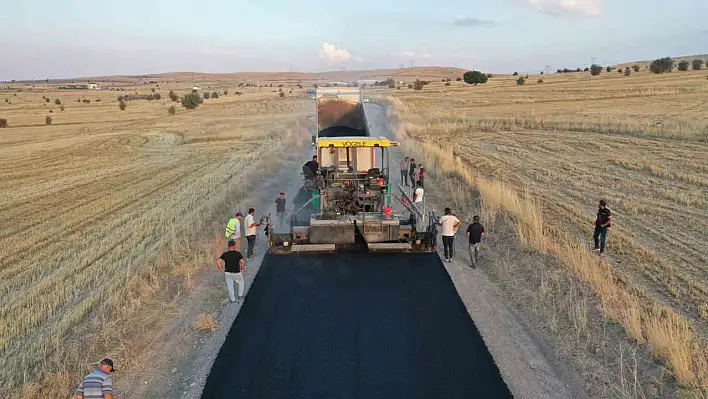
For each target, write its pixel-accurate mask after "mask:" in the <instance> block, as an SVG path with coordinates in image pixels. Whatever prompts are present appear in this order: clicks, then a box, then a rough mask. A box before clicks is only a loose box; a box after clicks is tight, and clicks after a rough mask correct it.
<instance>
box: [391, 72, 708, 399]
mask: <svg viewBox="0 0 708 399" xmlns="http://www.w3.org/2000/svg"><path fill="white" fill-rule="evenodd" d="M707 77H708V73H707V72H705V71H698V72H696V71H691V72H677V71H674V72H672V73H668V74H664V75H653V74H650V73H647V72H640V73H633V74H632V75H631V76H629V77H626V76H624V75H623V74H620V73H617V71H613V72H611V73H606V72H605V71H603V73H602V74H601V76H598V77H591V76H590V75H589V73H573V74H553V75H545V76H543V75H535V76H531V77H529V78H528V79H527V81H526V84H525V85H523V86H519V85H517V84H516V81H515V80H516V77H511V76H499V77H492V78H491V79H490V80H489V82H488V83H486V84H483V85H478V86H472V85H466V84H464V83H462V82H454V81H453V82H452V83H451V85H450V86H445V85H443V84H442V83H441V82H435V83H431V84H429V85H426V86H424V87H423V89H422V90H420V91H416V90H407V89H404V88H402V89H401V90H387V91H383V90H382V91H381V92H380V95H381V96H382V97H383V98H388V99H389V101H390V102H391V104H392V106H393V107H394V108H395V113H394V114H395V116H396V117H397V119H398V120H399V121H400V127H399V134H400V135H401V136H402V137H403V138H405V139H410V140H411V141H412V143H413V144H412V146H413V148H412V150H411V151H413V153H415V154H416V158H417V159H418V158H420V159H419V161H422V162H423V164H424V165H426V166H427V167H428V168H430V169H432V170H434V171H435V170H437V172H438V173H440V172H442V174H441V175H440V176H438V178H437V182H436V183H438V186H440V187H443V190H444V191H445V192H444V193H441V195H443V196H446V197H447V199H448V201H451V203H452V204H453V205H454V206H455V207H456V209H459V210H460V212H462V213H463V214H465V215H466V216H471V214H474V213H481V214H482V215H485V217H486V219H487V220H494V215H495V214H497V213H501V214H504V215H506V216H507V217H508V218H509V219H510V220H511V221H512V222H513V223H514V224H515V226H516V231H517V234H516V235H517V238H518V240H519V241H520V242H521V244H522V245H523V247H524V248H525V249H526V250H529V251H532V252H536V253H540V254H550V255H553V257H554V259H557V260H558V262H559V265H561V266H564V268H563V269H562V270H565V272H567V273H565V272H564V276H565V275H566V274H567V275H569V276H572V278H573V279H574V280H578V281H580V282H581V283H582V284H586V285H587V286H589V287H590V288H591V290H590V292H591V294H589V296H586V295H584V294H583V295H582V297H581V295H580V294H581V292H580V291H581V290H577V289H576V288H577V285H576V284H575V283H572V282H570V283H568V284H567V285H566V286H561V285H559V290H560V291H561V292H560V294H561V295H559V298H560V299H559V300H562V301H563V302H565V301H567V298H568V295H569V293H570V296H571V298H572V300H571V303H570V304H568V307H567V309H565V308H564V309H560V308H559V309H560V310H562V311H563V312H567V313H569V314H571V317H569V319H571V320H572V324H574V333H573V335H575V333H577V334H579V336H582V335H584V334H588V327H587V323H588V316H587V315H588V313H591V312H592V311H593V310H594V309H595V307H594V305H592V304H589V303H588V302H586V301H587V300H594V299H597V306H598V307H599V309H601V311H602V313H603V314H604V316H605V317H609V318H610V319H612V320H615V321H617V322H618V323H619V324H620V325H621V326H622V327H623V328H624V329H625V331H626V334H627V335H628V336H629V337H630V338H631V339H632V341H633V342H634V343H637V344H639V345H645V346H646V347H648V348H650V349H651V350H652V351H653V353H654V356H655V358H656V359H659V360H658V361H659V362H664V361H665V362H666V365H665V366H661V367H663V368H664V369H665V371H666V373H667V375H670V378H671V379H674V380H675V381H677V382H678V384H679V385H680V386H683V387H686V389H688V390H689V391H691V393H692V394H694V395H699V396H701V395H706V392H705V390H704V389H705V386H708V357H707V356H706V354H707V351H706V345H705V343H706V342H708V341H706V340H707V339H708V267H707V265H708V240H706V239H705V237H706V236H707V235H708V80H707ZM539 79H543V81H542V82H540V81H539ZM448 180H450V182H448ZM459 182H462V183H463V184H464V185H462V186H460V185H459V184H458V183H459ZM470 188H475V189H476V190H474V192H472V191H470ZM475 192H476V194H475ZM603 198H604V199H606V200H607V201H608V202H609V204H610V208H611V209H612V211H613V215H614V216H615V223H614V226H613V228H612V231H611V232H610V234H609V236H608V257H607V259H606V260H601V259H600V258H599V257H597V255H596V254H592V253H591V252H590V249H591V248H592V230H593V227H594V226H593V223H594V218H595V212H596V206H597V202H598V200H600V199H603ZM514 268H515V270H518V271H519V273H522V272H527V271H528V270H523V269H524V267H523V265H516V266H514ZM557 270H560V269H553V268H551V269H549V270H547V271H543V272H540V269H539V271H533V273H536V272H538V274H540V275H539V276H538V278H539V283H538V286H537V287H533V289H534V290H536V293H535V295H536V297H537V298H538V299H539V303H540V304H541V306H543V307H546V306H548V299H549V298H547V297H546V293H547V292H548V284H549V281H551V280H553V281H555V280H558V278H556V277H557V276H556V274H557ZM529 272H530V271H529ZM549 276H554V278H553V279H549ZM564 278H565V277H563V278H562V279H564ZM562 279H561V280H562ZM556 282H557V281H556ZM527 284H531V283H530V282H527ZM552 285H555V283H553V284H552ZM576 294H577V295H578V296H577V297H576V296H575V295H576ZM556 299H558V298H556ZM550 307H552V308H553V306H550ZM556 310H558V309H555V308H554V309H553V312H555V311H556ZM578 315H582V317H578ZM552 318H553V319H554V320H553V321H552V323H555V316H553V317H552ZM573 339H575V338H573ZM587 340H588V341H589V340H590V338H589V337H588V338H587ZM585 350H587V348H585ZM667 378H669V377H667ZM659 380H660V381H659V383H663V382H666V381H664V379H661V378H659ZM618 392H619V391H616V392H614V393H613V394H611V395H608V396H610V397H612V396H614V395H616V394H618ZM642 392H643V391H642V390H641V389H635V390H634V391H632V392H631V393H629V391H623V393H622V395H620V396H629V397H649V396H652V395H651V394H645V393H642Z"/></svg>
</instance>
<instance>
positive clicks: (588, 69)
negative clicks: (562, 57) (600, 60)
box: [577, 68, 590, 72]
mask: <svg viewBox="0 0 708 399" xmlns="http://www.w3.org/2000/svg"><path fill="white" fill-rule="evenodd" d="M577 72H580V68H578V71H577ZM583 72H590V68H585V69H583Z"/></svg>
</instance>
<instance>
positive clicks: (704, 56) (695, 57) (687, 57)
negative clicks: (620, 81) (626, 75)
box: [615, 54, 708, 69]
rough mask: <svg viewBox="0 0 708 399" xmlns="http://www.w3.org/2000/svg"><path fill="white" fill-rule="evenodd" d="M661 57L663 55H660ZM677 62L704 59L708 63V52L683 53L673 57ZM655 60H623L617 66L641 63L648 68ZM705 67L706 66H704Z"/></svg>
mask: <svg viewBox="0 0 708 399" xmlns="http://www.w3.org/2000/svg"><path fill="white" fill-rule="evenodd" d="M658 58H661V57H658ZM671 58H672V59H673V60H674V61H676V63H679V62H681V61H684V60H685V61H688V62H691V61H693V60H703V61H704V62H705V63H706V64H708V54H699V55H683V56H680V57H671ZM652 61H654V60H645V61H634V62H623V63H621V64H617V65H615V67H616V68H625V67H631V66H632V65H639V67H640V68H642V69H646V68H645V67H646V66H649V64H651V63H652ZM704 68H705V67H704Z"/></svg>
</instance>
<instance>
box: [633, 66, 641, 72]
mask: <svg viewBox="0 0 708 399" xmlns="http://www.w3.org/2000/svg"><path fill="white" fill-rule="evenodd" d="M632 69H634V72H639V65H636V64H635V65H632Z"/></svg>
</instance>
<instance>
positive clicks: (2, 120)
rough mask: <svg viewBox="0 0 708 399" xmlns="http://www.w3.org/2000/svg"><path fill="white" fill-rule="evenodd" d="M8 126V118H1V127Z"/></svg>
mask: <svg viewBox="0 0 708 399" xmlns="http://www.w3.org/2000/svg"><path fill="white" fill-rule="evenodd" d="M6 127H7V119H3V118H0V129H4V128H6Z"/></svg>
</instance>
